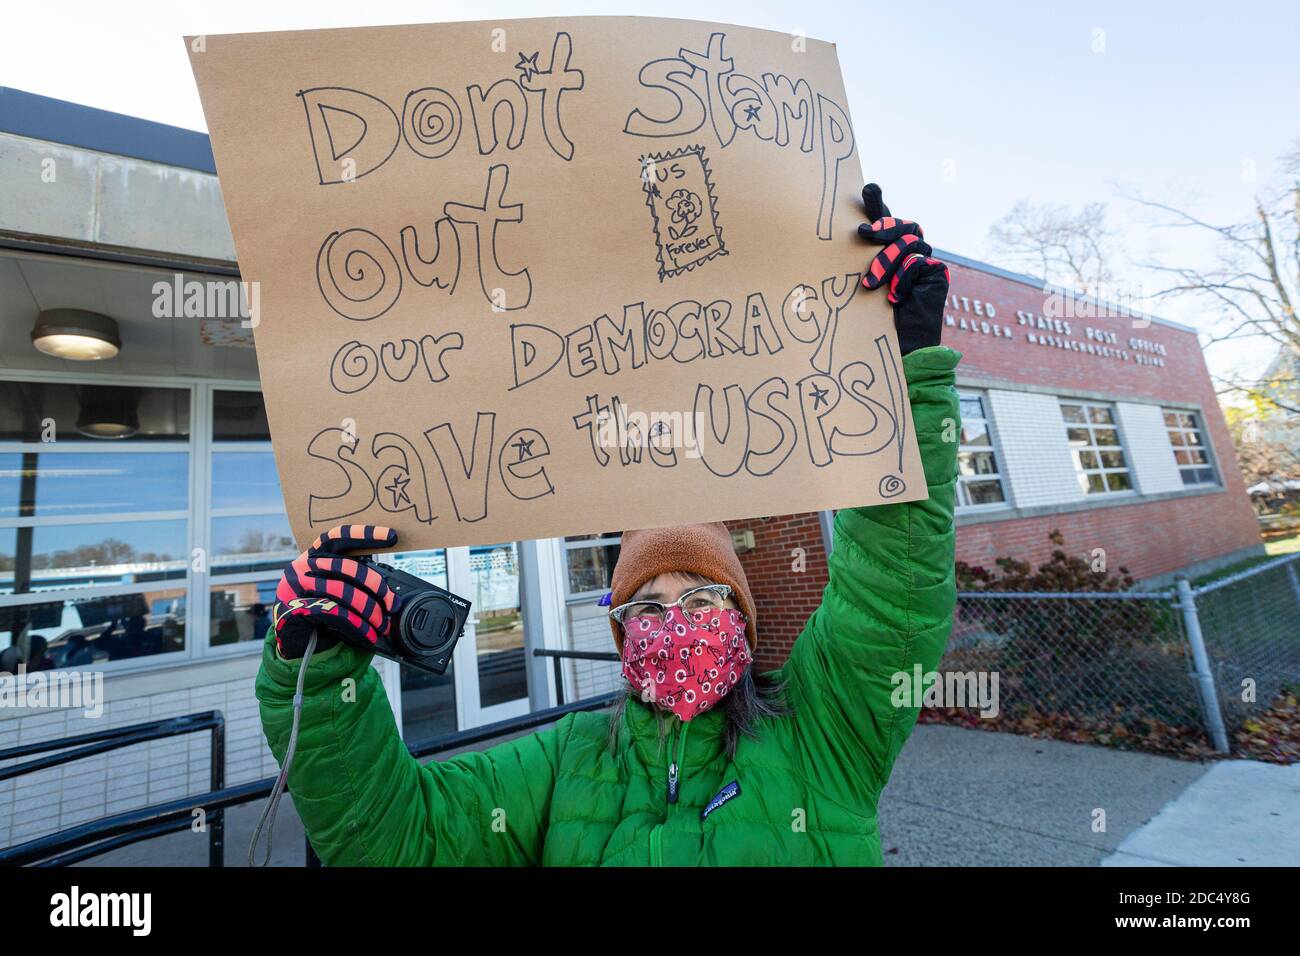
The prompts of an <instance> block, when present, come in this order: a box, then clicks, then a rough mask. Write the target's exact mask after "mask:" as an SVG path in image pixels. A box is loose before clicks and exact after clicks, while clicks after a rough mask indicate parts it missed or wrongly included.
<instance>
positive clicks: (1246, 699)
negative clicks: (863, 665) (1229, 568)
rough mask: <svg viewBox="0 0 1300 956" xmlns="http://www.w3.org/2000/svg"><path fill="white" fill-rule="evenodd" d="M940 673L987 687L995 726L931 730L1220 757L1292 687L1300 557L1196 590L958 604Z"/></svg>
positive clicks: (1017, 596) (1298, 670) (959, 718)
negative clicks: (1000, 732)
mask: <svg viewBox="0 0 1300 956" xmlns="http://www.w3.org/2000/svg"><path fill="white" fill-rule="evenodd" d="M939 671H940V674H942V675H943V676H944V681H945V682H952V683H953V684H958V683H960V677H959V675H963V674H971V673H988V674H990V675H993V674H996V675H997V681H998V683H997V687H998V707H997V714H996V716H993V717H988V716H987V715H986V716H985V717H975V716H974V715H973V712H972V711H971V710H970V709H969V708H967V709H966V710H964V711H962V712H960V713H959V712H957V711H954V710H949V711H947V712H946V716H944V715H943V712H941V716H940V719H948V720H952V721H956V722H966V723H971V724H975V723H978V722H979V721H981V720H985V719H991V720H994V721H996V722H998V723H1000V724H1001V725H1004V726H1005V727H1006V729H1011V730H1026V731H1030V732H1037V731H1044V732H1046V733H1048V734H1051V735H1053V736H1059V737H1064V738H1065V739H1075V740H1089V741H1098V742H1102V743H1126V744H1129V745H1132V746H1137V747H1143V748H1144V749H1156V750H1176V751H1187V750H1193V751H1195V750H1207V749H1209V748H1213V749H1214V750H1217V751H1219V752H1227V750H1228V748H1229V743H1228V736H1229V735H1230V734H1231V733H1232V731H1233V729H1234V728H1236V727H1238V726H1240V725H1241V723H1242V722H1243V721H1244V720H1246V719H1248V718H1249V717H1250V716H1252V714H1254V713H1257V712H1259V711H1261V710H1263V709H1267V708H1268V707H1269V706H1270V704H1271V703H1272V701H1273V700H1274V698H1275V697H1276V696H1277V695H1278V694H1279V693H1280V692H1281V691H1282V690H1284V689H1286V688H1288V687H1290V686H1293V685H1294V684H1296V683H1297V682H1300V555H1291V556H1288V557H1283V558H1278V559H1276V560H1273V561H1269V562H1267V563H1264V564H1261V565H1259V566H1256V567H1254V568H1250V569H1248V570H1246V571H1243V572H1241V573H1239V574H1234V575H1232V576H1230V577H1226V578H1223V579H1221V580H1218V581H1213V582H1211V583H1207V584H1205V585H1203V586H1201V587H1192V586H1191V585H1190V584H1189V583H1188V582H1187V581H1185V580H1180V581H1179V582H1178V586H1177V587H1175V588H1170V589H1168V590H1161V591H1125V592H1081V593H1045V592H961V593H960V594H959V595H958V601H957V614H956V619H955V624H954V628H953V633H952V637H951V639H950V641H949V644H948V649H947V652H946V653H945V654H944V657H943V660H942V662H941V663H940V666H939Z"/></svg>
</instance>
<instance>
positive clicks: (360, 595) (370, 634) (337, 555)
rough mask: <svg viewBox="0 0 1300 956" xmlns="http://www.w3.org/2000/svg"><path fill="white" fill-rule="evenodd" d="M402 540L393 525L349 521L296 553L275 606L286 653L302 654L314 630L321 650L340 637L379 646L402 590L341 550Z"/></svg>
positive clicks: (277, 629)
mask: <svg viewBox="0 0 1300 956" xmlns="http://www.w3.org/2000/svg"><path fill="white" fill-rule="evenodd" d="M396 543H397V532H396V531H394V530H393V529H392V528H383V527H378V526H376V525H369V524H345V525H339V526H338V527H337V528H331V529H330V530H329V531H326V532H325V533H324V534H322V535H321V536H320V537H319V538H317V539H316V540H315V541H314V542H312V546H311V547H310V548H308V549H307V550H306V551H304V552H303V553H302V554H300V555H298V557H296V558H294V559H293V561H291V562H290V563H289V564H288V565H287V566H286V567H285V569H284V576H283V577H281V578H280V584H279V586H278V587H277V588H276V589H275V606H274V607H273V608H272V620H273V621H274V622H275V642H276V644H277V645H278V646H279V648H280V656H282V657H285V658H290V659H292V658H298V657H302V655H303V654H304V653H306V650H307V643H308V642H309V641H310V640H311V635H312V632H313V631H314V632H315V633H316V649H317V650H318V651H322V650H325V649H327V648H329V647H333V646H334V645H335V644H337V643H338V642H339V641H340V640H344V641H346V642H348V643H349V644H354V645H356V646H358V647H363V648H367V647H373V646H374V644H375V642H376V640H377V639H378V637H379V635H383V634H387V633H388V628H389V626H390V623H391V621H392V618H393V615H394V614H395V613H396V612H397V600H398V599H397V595H396V594H394V593H393V591H392V589H390V588H389V587H388V585H387V584H386V583H384V579H383V577H381V576H380V574H379V572H378V571H376V570H375V569H374V568H370V567H367V566H366V565H364V564H361V563H359V562H357V561H355V560H354V559H352V558H346V557H342V556H341V555H342V553H343V552H345V551H364V552H372V551H375V550H376V549H378V548H387V547H390V546H392V545H394V544H396Z"/></svg>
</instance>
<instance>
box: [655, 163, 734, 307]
mask: <svg viewBox="0 0 1300 956" xmlns="http://www.w3.org/2000/svg"><path fill="white" fill-rule="evenodd" d="M641 185H642V189H643V190H644V191H645V202H646V205H647V206H649V207H650V216H651V219H652V220H653V221H654V233H655V242H656V244H657V245H658V258H659V281H660V282H662V281H663V280H664V279H666V278H668V277H669V276H675V275H680V274H681V273H683V272H689V271H690V270H692V269H694V268H695V267H696V266H700V265H703V264H704V263H706V262H708V261H709V260H710V259H713V258H716V257H717V256H725V255H726V254H727V249H726V247H725V246H724V245H723V244H722V227H721V226H719V225H718V209H717V200H716V199H715V197H714V195H713V180H712V179H711V177H710V176H709V163H708V160H706V159H705V158H704V147H702V146H684V147H682V148H681V149H674V150H671V151H669V152H667V153H649V154H647V155H645V156H642V157H641Z"/></svg>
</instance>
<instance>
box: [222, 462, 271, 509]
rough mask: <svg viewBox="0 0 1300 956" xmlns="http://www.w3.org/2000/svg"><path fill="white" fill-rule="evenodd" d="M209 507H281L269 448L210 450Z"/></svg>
mask: <svg viewBox="0 0 1300 956" xmlns="http://www.w3.org/2000/svg"><path fill="white" fill-rule="evenodd" d="M212 507H213V508H242V509H254V508H258V509H270V510H271V511H277V510H280V509H283V508H284V498H283V496H282V495H281V494H280V476H279V474H278V473H277V472H276V470H275V456H274V455H273V454H272V453H271V452H269V451H219V452H214V453H213V455H212Z"/></svg>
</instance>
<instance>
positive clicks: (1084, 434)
mask: <svg viewBox="0 0 1300 956" xmlns="http://www.w3.org/2000/svg"><path fill="white" fill-rule="evenodd" d="M1061 417H1062V418H1063V419H1064V420H1065V437H1066V440H1067V441H1068V442H1069V445H1070V456H1071V457H1072V458H1073V459H1074V470H1075V472H1076V473H1077V474H1078V477H1079V487H1080V488H1081V489H1083V492H1084V494H1088V495H1104V494H1113V493H1116V492H1124V491H1132V490H1133V481H1132V478H1131V477H1130V475H1129V470H1128V462H1127V460H1126V459H1125V457H1124V448H1123V446H1122V445H1121V444H1120V439H1119V427H1118V425H1117V424H1116V422H1115V412H1114V409H1112V408H1111V406H1109V405H1097V404H1094V403H1091V402H1062V403H1061Z"/></svg>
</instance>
